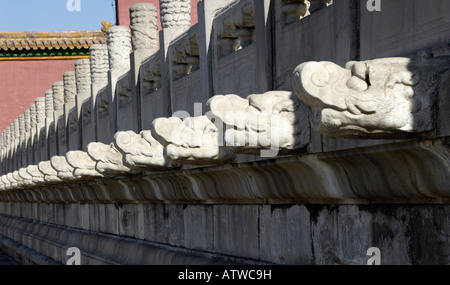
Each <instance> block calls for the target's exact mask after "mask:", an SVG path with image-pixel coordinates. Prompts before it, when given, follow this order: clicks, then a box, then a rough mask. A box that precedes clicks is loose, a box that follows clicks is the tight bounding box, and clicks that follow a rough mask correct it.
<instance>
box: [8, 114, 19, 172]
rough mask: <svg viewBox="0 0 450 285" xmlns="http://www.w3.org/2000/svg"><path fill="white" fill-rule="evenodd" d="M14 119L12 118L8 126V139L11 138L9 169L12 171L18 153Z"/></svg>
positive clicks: (16, 128)
mask: <svg viewBox="0 0 450 285" xmlns="http://www.w3.org/2000/svg"><path fill="white" fill-rule="evenodd" d="M16 121H17V119H16V120H14V121H13V122H12V123H11V124H10V125H9V126H10V128H9V130H10V134H11V136H10V140H11V150H10V152H11V164H12V165H11V171H10V172H12V171H14V170H16V169H17V164H18V163H17V160H18V155H17V131H18V126H17V127H16Z"/></svg>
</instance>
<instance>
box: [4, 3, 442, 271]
mask: <svg viewBox="0 0 450 285" xmlns="http://www.w3.org/2000/svg"><path fill="white" fill-rule="evenodd" d="M174 2H176V1H161V2H160V5H161V13H162V17H161V19H162V23H161V26H162V27H163V29H162V31H161V32H160V34H159V36H160V38H159V39H158V38H157V36H156V35H157V30H158V24H157V20H156V19H157V15H156V7H154V6H153V4H150V3H145V4H144V3H142V4H135V5H133V6H132V7H130V23H131V24H130V27H124V26H116V27H112V28H110V29H109V30H108V32H107V36H108V44H107V45H94V46H92V47H91V58H90V60H79V61H77V62H76V63H75V66H74V70H73V71H67V72H66V73H64V76H63V78H62V79H63V80H62V81H55V83H54V84H53V85H52V86H51V87H50V88H49V90H48V91H47V92H46V94H45V97H39V98H37V99H36V103H35V104H33V105H32V106H30V110H29V111H28V112H26V113H25V114H24V115H23V116H20V117H19V118H18V119H17V120H16V121H14V122H13V123H12V124H11V126H10V127H8V128H7V129H6V130H5V132H4V133H2V135H1V147H2V148H1V174H2V176H1V180H0V188H1V190H0V249H2V250H3V251H4V252H6V253H7V254H9V255H11V256H13V257H14V258H15V259H17V260H18V261H20V262H22V263H31V264H58V263H65V262H66V260H67V255H66V251H67V249H68V248H69V247H78V248H79V249H80V251H81V255H82V259H81V260H82V263H83V264H236V263H237V264H365V263H366V261H367V259H368V257H367V256H366V252H367V249H368V248H370V247H378V248H380V250H381V253H382V263H383V264H448V263H449V262H450V260H449V256H450V255H449V253H450V247H449V243H448V235H449V230H450V228H449V225H450V223H449V220H448V217H447V216H448V215H447V213H448V211H449V207H448V203H449V198H450V188H449V186H448V181H449V180H450V168H449V167H448V165H449V164H450V155H449V153H450V148H449V144H448V135H449V134H448V130H449V129H450V125H449V123H448V122H449V121H448V120H446V118H448V117H449V115H448V111H447V110H448V108H447V107H448V99H447V98H448V94H449V92H448V91H449V87H448V86H449V85H448V82H449V80H450V72H449V70H450V58H449V57H448V55H449V54H450V52H449V48H448V47H449V43H448V40H446V39H447V38H448V37H446V36H445V35H446V34H445V33H447V32H448V31H446V30H445V28H444V27H446V26H448V23H449V21H450V18H449V16H448V15H447V14H445V13H444V14H442V13H434V12H436V11H444V10H445V9H444V8H445V7H443V6H442V5H444V6H445V4H442V1H429V2H427V4H417V3H416V2H420V1H416V2H414V1H400V0H399V1H390V2H387V1H381V6H382V11H380V12H369V11H368V10H367V7H366V2H367V1H363V0H361V1H359V2H355V1H334V2H333V1H317V0H316V1H303V0H298V1H285V0H264V1H259V0H258V1H257V0H238V1H228V0H222V1H207V0H204V1H200V2H199V5H198V11H197V12H198V24H196V25H194V26H192V27H191V26H190V18H189V17H190V9H191V8H190V1H185V0H180V1H178V2H179V3H178V2H177V5H178V4H179V5H178V6H179V8H180V9H178V10H177V9H175V8H174V7H175V6H173V5H175V4H174ZM178 6H177V7H178ZM419 11H420V13H419ZM395 14H397V15H401V17H400V16H399V17H390V15H395ZM419 14H420V16H419ZM425 15H427V16H425ZM394 18H395V19H394ZM399 19H403V20H401V22H402V23H398V24H399V25H398V26H395V29H388V28H387V27H390V26H391V24H395V23H393V22H392V21H394V22H396V21H400V20H399ZM411 26H413V27H412V28H411ZM410 39H412V40H410ZM158 45H159V46H158ZM381 57H382V58H381Z"/></svg>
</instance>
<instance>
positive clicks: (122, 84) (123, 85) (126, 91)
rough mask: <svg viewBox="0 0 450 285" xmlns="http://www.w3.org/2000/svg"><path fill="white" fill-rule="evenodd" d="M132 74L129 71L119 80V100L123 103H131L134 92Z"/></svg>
mask: <svg viewBox="0 0 450 285" xmlns="http://www.w3.org/2000/svg"><path fill="white" fill-rule="evenodd" d="M130 81H131V74H130V73H127V74H126V75H125V76H124V77H123V78H122V79H121V80H119V81H118V82H117V89H118V90H119V92H118V93H119V100H120V102H121V103H123V104H126V103H129V102H130V100H131V97H132V96H133V92H132V90H131V84H130V83H131V82H130Z"/></svg>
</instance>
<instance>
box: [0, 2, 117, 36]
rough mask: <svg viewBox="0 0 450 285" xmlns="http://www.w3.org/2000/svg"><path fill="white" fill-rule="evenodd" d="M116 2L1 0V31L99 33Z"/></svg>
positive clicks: (108, 19)
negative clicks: (88, 31) (80, 31)
mask: <svg viewBox="0 0 450 285" xmlns="http://www.w3.org/2000/svg"><path fill="white" fill-rule="evenodd" d="M114 2H115V1H114V0H0V31H66V30H99V29H100V28H101V27H102V25H101V21H102V20H103V19H105V20H107V21H108V23H113V24H115V6H113V5H114Z"/></svg>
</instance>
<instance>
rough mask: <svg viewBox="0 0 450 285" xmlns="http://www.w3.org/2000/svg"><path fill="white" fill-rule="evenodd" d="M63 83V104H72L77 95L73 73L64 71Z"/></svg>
mask: <svg viewBox="0 0 450 285" xmlns="http://www.w3.org/2000/svg"><path fill="white" fill-rule="evenodd" d="M63 82H64V103H66V104H67V103H69V104H70V103H74V102H75V97H76V94H77V85H76V80H75V71H66V72H64V74H63Z"/></svg>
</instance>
